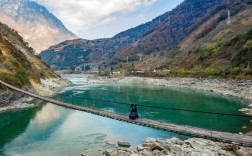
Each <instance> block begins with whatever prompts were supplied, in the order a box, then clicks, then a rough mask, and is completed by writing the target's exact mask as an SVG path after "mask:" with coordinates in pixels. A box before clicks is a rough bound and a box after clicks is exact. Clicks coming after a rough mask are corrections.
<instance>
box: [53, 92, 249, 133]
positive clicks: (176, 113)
mask: <svg viewBox="0 0 252 156" xmlns="http://www.w3.org/2000/svg"><path fill="white" fill-rule="evenodd" d="M54 98H55V99H57V100H60V101H63V102H69V103H72V104H74V105H80V106H85V107H89V108H94V109H99V110H102V111H107V112H115V113H118V114H123V115H128V114H129V111H130V105H131V103H126V102H117V101H110V100H102V99H91V98H84V97H81V96H76V95H72V94H71V95H69V94H65V93H57V96H55V97H54ZM137 106H138V114H139V116H140V117H141V118H145V119H151V120H157V121H161V122H170V123H174V124H179V125H188V126H194V127H200V128H206V129H209V130H218V131H225V132H234V133H239V132H242V133H246V132H248V131H249V130H251V129H252V123H251V120H252V117H251V116H246V115H243V114H239V113H237V114H227V113H219V112H207V111H198V110H187V109H180V108H168V107H158V106H150V105H144V104H138V105H137ZM237 112H238V111H237Z"/></svg>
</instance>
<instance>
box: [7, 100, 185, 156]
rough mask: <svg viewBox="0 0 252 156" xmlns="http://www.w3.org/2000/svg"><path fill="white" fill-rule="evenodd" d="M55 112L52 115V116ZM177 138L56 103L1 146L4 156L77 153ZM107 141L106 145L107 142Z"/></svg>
mask: <svg viewBox="0 0 252 156" xmlns="http://www.w3.org/2000/svg"><path fill="white" fill-rule="evenodd" d="M53 114H55V115H53ZM174 136H176V137H181V138H185V136H179V135H177V134H174V133H168V132H164V131H159V130H155V129H151V128H146V127H141V126H137V125H132V124H129V123H123V122H119V121H115V120H111V119H107V118H103V117H99V116H95V115H91V114H87V113H84V112H80V111H75V110H69V109H66V108H62V107H59V106H56V105H50V104H48V105H46V106H44V107H43V108H42V110H41V111H39V112H37V114H36V116H35V118H34V119H32V120H31V122H30V124H29V126H28V127H27V129H26V130H25V131H24V132H23V133H22V134H20V135H19V136H18V137H16V138H15V139H13V140H12V141H10V142H8V143H6V145H5V147H4V149H5V150H4V154H5V155H20V154H21V155H25V156H27V155H28V156H29V155H36V156H40V155H41V156H44V155H80V153H83V152H85V151H88V150H92V153H93V155H96V153H95V152H94V151H96V152H97V151H99V150H101V149H107V148H109V147H111V145H110V144H116V142H117V141H118V140H127V141H130V142H131V143H132V144H133V145H137V144H140V143H142V142H143V140H144V139H145V138H146V137H155V138H171V137H174ZM106 142H109V143H110V144H107V143H106Z"/></svg>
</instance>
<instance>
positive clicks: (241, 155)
mask: <svg viewBox="0 0 252 156" xmlns="http://www.w3.org/2000/svg"><path fill="white" fill-rule="evenodd" d="M235 154H237V155H238V156H251V155H252V149H251V148H245V147H241V148H240V149H238V150H237V151H236V152H235Z"/></svg>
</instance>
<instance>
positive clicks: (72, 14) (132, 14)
mask: <svg viewBox="0 0 252 156" xmlns="http://www.w3.org/2000/svg"><path fill="white" fill-rule="evenodd" d="M182 1H183V0H71V1H66V0H57V3H56V2H55V1H54V0H47V1H45V2H44V3H43V5H45V7H46V8H47V9H48V10H49V11H50V12H52V13H53V14H55V15H56V16H57V17H58V18H59V19H60V20H61V21H62V22H63V23H64V24H65V26H66V27H67V28H68V29H70V30H71V31H72V32H74V33H75V34H77V35H78V36H79V37H82V38H85V39H97V38H104V37H112V36H114V35H115V34H117V33H119V32H121V31H124V30H127V29H129V28H132V27H135V26H138V25H140V24H142V23H145V22H147V21H150V20H152V19H153V18H155V17H157V16H159V15H161V14H163V13H165V12H167V11H170V10H172V9H173V8H175V7H176V6H177V5H179V4H180V3H181V2H182Z"/></svg>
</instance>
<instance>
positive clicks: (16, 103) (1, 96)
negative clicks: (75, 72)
mask: <svg viewBox="0 0 252 156" xmlns="http://www.w3.org/2000/svg"><path fill="white" fill-rule="evenodd" d="M69 84H70V82H69V81H68V80H65V79H62V78H54V79H46V80H41V83H40V84H37V83H35V82H32V81H31V85H32V88H28V87H26V88H25V89H24V90H29V91H30V92H36V93H38V94H40V95H43V96H53V95H54V92H53V90H54V89H56V88H60V87H64V86H67V85H69ZM32 100H33V98H31V97H28V96H26V95H24V94H21V93H18V92H14V91H12V90H8V89H7V90H5V91H2V92H0V112H3V111H8V110H13V109H24V108H31V107H35V106H36V105H35V104H33V103H31V101H32Z"/></svg>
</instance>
